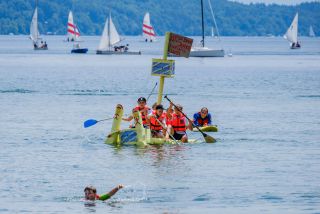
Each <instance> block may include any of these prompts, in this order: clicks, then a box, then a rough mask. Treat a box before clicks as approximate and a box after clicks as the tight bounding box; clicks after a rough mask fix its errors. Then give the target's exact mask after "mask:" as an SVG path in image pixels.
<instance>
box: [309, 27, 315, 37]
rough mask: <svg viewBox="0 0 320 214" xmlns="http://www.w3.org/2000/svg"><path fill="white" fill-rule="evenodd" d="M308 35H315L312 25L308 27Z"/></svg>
mask: <svg viewBox="0 0 320 214" xmlns="http://www.w3.org/2000/svg"><path fill="white" fill-rule="evenodd" d="M309 37H316V34H315V33H314V31H313V28H312V26H310V28H309Z"/></svg>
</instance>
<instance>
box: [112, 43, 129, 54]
mask: <svg viewBox="0 0 320 214" xmlns="http://www.w3.org/2000/svg"><path fill="white" fill-rule="evenodd" d="M128 50H129V44H127V45H120V46H114V51H119V52H126V51H128Z"/></svg>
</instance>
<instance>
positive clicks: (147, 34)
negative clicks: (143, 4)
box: [142, 12, 156, 41]
mask: <svg viewBox="0 0 320 214" xmlns="http://www.w3.org/2000/svg"><path fill="white" fill-rule="evenodd" d="M142 34H143V37H144V38H145V40H146V41H154V40H155V39H156V34H155V32H154V29H153V27H152V25H151V22H150V14H149V12H147V13H146V14H145V15H144V18H143V24H142Z"/></svg>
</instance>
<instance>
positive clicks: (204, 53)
mask: <svg viewBox="0 0 320 214" xmlns="http://www.w3.org/2000/svg"><path fill="white" fill-rule="evenodd" d="M189 57H224V50H223V49H221V50H213V49H195V50H191V51H190V55H189Z"/></svg>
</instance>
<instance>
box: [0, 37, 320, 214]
mask: <svg viewBox="0 0 320 214" xmlns="http://www.w3.org/2000/svg"><path fill="white" fill-rule="evenodd" d="M46 39H47V42H48V45H49V50H48V51H38V52H36V51H33V50H32V44H31V42H30V40H28V38H27V36H13V37H9V36H0V112H1V113H0V114H1V120H0V127H1V128H0V135H1V140H0V146H1V149H0V198H1V201H0V212H1V213H23V212H34V213H92V212H96V213H108V212H112V213H214V212H216V213H320V171H319V166H320V39H319V38H302V42H301V43H302V48H301V50H290V49H289V45H288V43H287V42H286V41H285V40H284V39H283V38H239V37H231V38H222V41H223V46H224V48H225V50H226V52H227V54H229V53H232V54H233V55H232V57H228V56H226V57H224V58H190V59H185V58H177V59H176V76H175V77H174V78H171V79H166V80H165V89H164V90H165V94H168V96H169V97H170V98H171V99H172V100H173V101H175V102H176V103H180V104H182V105H183V106H184V110H185V112H186V113H187V114H188V115H189V116H192V114H193V113H194V112H197V111H199V109H200V108H201V107H202V106H207V107H208V108H209V110H210V112H211V113H212V114H213V121H214V124H217V125H218V127H219V132H218V133H210V135H211V136H214V137H215V138H217V140H218V141H217V143H215V144H206V143H198V144H184V145H179V146H170V145H165V146H161V147H153V146H150V147H148V148H137V147H133V146H126V147H122V148H115V147H114V146H111V145H106V144H104V139H105V136H106V135H107V133H108V132H109V131H110V129H111V121H105V122H101V123H99V124H96V125H95V126H93V127H90V128H88V129H84V128H83V122H84V121H85V120H87V119H89V118H94V119H103V118H108V117H110V116H113V113H114V109H115V106H116V104H118V103H121V104H123V105H124V109H125V113H126V114H129V113H130V110H131V109H132V107H133V106H134V105H135V103H136V99H137V98H138V97H140V96H148V94H149V93H150V91H151V89H152V88H153V86H154V85H155V83H156V82H157V81H158V77H152V76H151V75H150V70H151V59H152V58H160V57H161V51H162V48H163V38H160V39H159V41H158V42H155V43H152V44H149V43H144V42H142V41H141V38H139V37H128V38H127V39H126V40H125V41H124V42H125V43H126V42H128V43H130V47H131V49H132V50H141V51H142V52H143V55H141V56H99V55H95V49H96V47H97V46H98V44H99V37H84V38H83V39H84V40H85V41H86V42H84V43H81V45H82V46H84V47H85V46H86V47H88V48H89V53H88V54H87V55H72V54H70V50H71V46H72V45H71V44H68V43H65V42H63V39H64V37H61V36H51V37H46ZM196 39H197V40H198V41H199V39H198V38H196ZM213 40H214V39H212V38H208V41H207V43H208V46H211V47H213V46H214V45H215V44H216V42H215V41H213ZM155 100H156V95H155V94H154V95H152V96H151V98H150V101H149V104H150V105H151V104H152V103H153V102H154V101H155ZM164 105H165V106H167V105H168V103H167V102H166V101H164ZM127 125H128V124H126V123H123V127H126V126H127ZM189 137H190V138H193V139H200V140H201V139H202V136H201V135H200V134H199V133H189ZM120 183H121V184H124V185H125V186H126V188H124V189H123V190H120V191H119V192H118V194H116V195H115V196H114V197H113V198H112V199H111V200H108V201H106V202H96V203H95V204H91V205H90V204H87V203H85V202H84V201H83V200H82V196H83V188H84V187H85V186H86V185H89V184H91V185H94V186H96V187H97V189H98V193H104V192H108V191H109V190H111V189H112V188H113V187H115V186H116V185H117V184H120Z"/></svg>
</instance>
